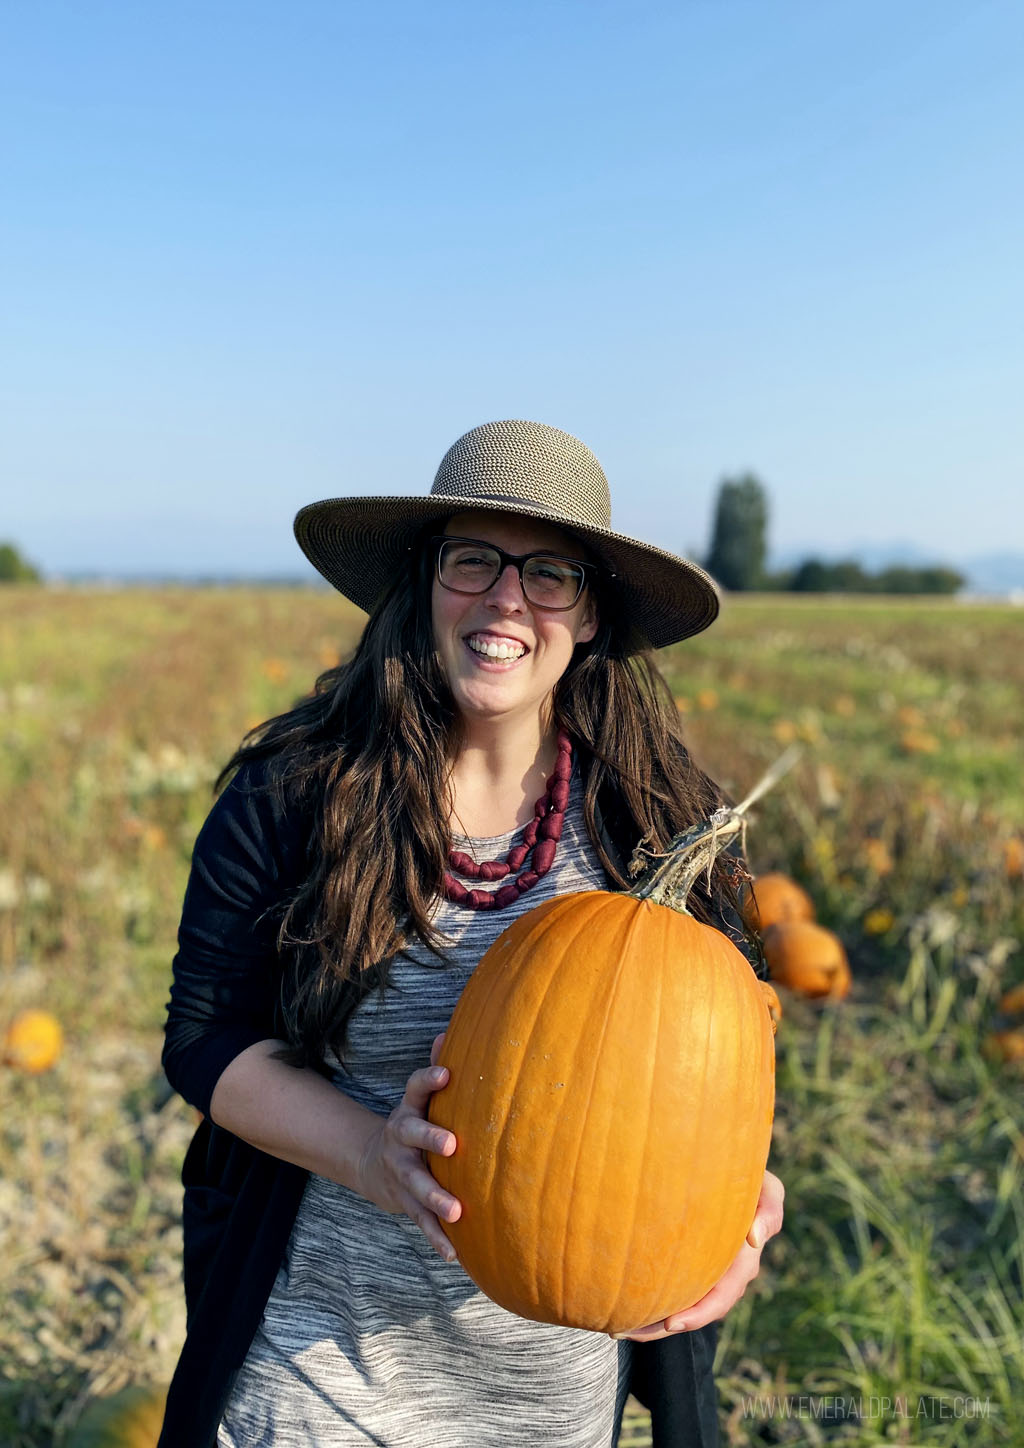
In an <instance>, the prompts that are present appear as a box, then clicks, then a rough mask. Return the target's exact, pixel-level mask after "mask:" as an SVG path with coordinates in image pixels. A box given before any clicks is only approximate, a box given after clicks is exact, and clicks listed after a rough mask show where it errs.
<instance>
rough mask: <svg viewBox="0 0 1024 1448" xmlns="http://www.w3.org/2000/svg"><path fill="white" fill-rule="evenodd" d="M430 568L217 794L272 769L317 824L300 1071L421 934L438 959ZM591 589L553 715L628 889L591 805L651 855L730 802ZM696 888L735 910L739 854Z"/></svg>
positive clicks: (694, 901) (436, 677)
mask: <svg viewBox="0 0 1024 1448" xmlns="http://www.w3.org/2000/svg"><path fill="white" fill-rule="evenodd" d="M431 531H437V529H436V524H435V525H434V526H433V528H432V529H431ZM425 533H426V530H425ZM433 559H434V555H433V551H432V549H431V548H430V546H429V545H428V544H427V542H426V537H425V536H423V537H422V538H421V539H420V541H419V542H418V544H417V545H416V547H414V549H413V550H412V557H411V559H410V563H411V567H410V569H409V571H408V572H405V573H403V574H402V576H401V577H396V578H395V580H394V581H393V582H392V584H391V585H390V587H389V588H388V589H387V591H386V592H385V594H384V595H383V597H382V598H381V600H380V602H379V603H378V605H377V607H376V608H375V610H374V612H373V613H372V614H371V616H370V618H369V621H368V622H367V624H366V627H365V629H364V631H363V634H362V636H361V638H360V640H359V643H358V645H357V646H356V649H355V652H354V653H353V654H352V656H351V658H349V659H348V660H347V661H345V662H343V663H341V664H339V665H338V666H337V667H335V668H332V669H328V670H327V671H326V672H325V673H323V674H321V676H320V677H319V678H318V679H317V681H316V685H315V687H314V690H313V692H312V694H310V695H309V696H308V697H307V698H305V699H302V700H300V701H299V702H298V703H297V704H296V705H295V707H294V708H292V709H290V710H289V711H288V712H287V713H284V714H281V715H278V716H277V717H276V718H273V719H271V720H269V721H267V723H265V724H263V725H260V726H259V727H258V728H257V729H255V730H253V731H251V732H250V733H249V734H248V735H247V736H246V737H245V739H244V740H243V742H242V744H241V746H240V747H239V748H238V749H237V750H236V752H235V753H234V755H233V756H232V758H231V759H230V760H229V761H228V763H227V765H226V766H225V767H224V770H223V771H222V773H221V775H220V777H219V779H218V781H217V786H218V788H219V787H220V786H221V785H222V784H223V782H224V781H225V780H226V779H227V778H228V776H229V775H231V774H232V773H233V771H234V770H235V769H237V768H238V767H239V766H246V765H249V764H255V763H257V762H263V763H264V766H265V768H264V770H263V771H260V772H259V773H264V774H265V777H266V778H265V783H266V787H268V788H272V789H273V790H275V791H276V792H277V793H278V796H279V798H280V799H281V801H282V802H283V803H284V804H285V805H286V806H287V807H289V808H292V807H294V808H297V809H302V810H304V811H307V812H308V814H309V817H310V820H311V829H312V833H311V838H310V849H309V854H308V862H307V863H308V868H307V871H306V874H305V878H304V879H302V880H301V882H300V883H299V884H298V886H297V887H296V888H295V890H294V891H293V892H292V893H291V895H290V896H289V898H287V899H286V900H284V901H282V902H281V904H280V907H279V915H280V919H279V928H278V945H279V949H280V951H281V955H282V958H283V961H284V964H285V978H284V982H283V988H282V994H281V1021H280V1026H281V1029H282V1031H283V1033H284V1035H285V1037H286V1039H287V1043H288V1049H287V1051H285V1052H284V1053H283V1055H284V1057H285V1059H288V1060H290V1061H292V1062H293V1064H295V1065H320V1064H321V1063H323V1062H324V1061H325V1059H326V1058H327V1056H328V1055H329V1054H331V1053H333V1054H335V1055H337V1056H338V1057H339V1058H341V1057H342V1056H343V1050H344V1042H345V1032H346V1025H347V1022H348V1019H349V1017H350V1016H351V1013H352V1011H353V1009H354V1008H355V1006H356V1005H357V1004H358V1003H359V1001H360V1000H361V999H362V998H363V996H365V995H366V993H367V992H368V991H370V990H372V989H373V988H375V987H379V988H381V989H384V988H386V985H387V964H388V962H389V961H390V960H391V959H392V957H394V956H395V955H396V954H397V953H398V952H399V951H400V950H401V949H402V948H403V947H404V946H405V945H406V944H407V943H408V942H410V941H411V940H412V939H413V938H417V939H418V940H419V941H421V942H422V943H423V944H424V945H426V946H427V947H428V948H429V949H431V950H432V951H433V952H434V954H435V956H436V957H437V959H438V963H439V965H443V963H444V954H443V950H442V948H441V946H442V942H441V939H440V937H439V935H438V933H437V931H436V930H435V929H434V927H433V925H432V923H431V916H432V914H433V911H434V909H435V906H436V902H437V900H438V898H439V896H440V895H441V892H442V886H443V880H444V872H445V868H446V864H447V857H448V850H449V848H450V844H451V832H450V826H449V817H450V813H451V792H450V783H449V777H450V771H451V767H452V764H453V762H454V760H455V758H456V757H457V755H458V751H459V748H460V745H461V729H460V723H459V718H458V715H457V713H456V710H455V707H454V703H453V700H452V696H451V694H450V692H449V689H448V686H447V683H446V680H445V677H444V674H443V671H442V668H441V665H440V662H439V660H438V656H437V652H436V650H435V646H434V639H433V634H432V629H431V605H430V600H431V588H432V579H433ZM590 586H591V587H594V588H595V589H596V592H597V606H598V617H599V626H598V631H597V634H596V636H595V637H594V639H593V640H592V641H591V642H590V643H589V644H584V645H578V646H577V648H576V651H575V653H574V655H573V658H572V660H571V662H570V664H569V667H568V668H567V669H566V671H565V673H564V674H563V675H562V677H561V679H560V680H559V681H558V683H557V685H556V686H555V690H554V695H553V701H552V702H553V716H554V720H555V722H556V723H557V724H558V725H559V726H560V727H561V728H563V729H565V730H566V732H567V733H568V734H569V737H570V738H571V739H572V741H573V746H574V749H575V752H576V757H577V759H578V760H579V762H580V765H581V771H582V775H583V778H584V780H585V791H584V806H583V807H584V816H585V819H586V823H587V828H588V831H589V834H590V837H591V840H592V841H593V843H594V846H595V848H596V851H597V853H598V856H599V858H600V860H601V863H602V865H603V867H604V869H605V871H606V872H607V874H608V875H609V876H610V877H611V879H612V880H614V881H615V883H616V884H617V885H619V886H623V885H625V884H626V883H627V881H626V879H625V876H624V874H623V868H622V867H623V863H624V862H623V861H621V860H620V859H618V858H615V857H614V856H613V854H611V853H610V852H609V850H608V849H607V847H606V843H605V839H604V838H603V837H602V832H601V831H599V829H598V827H597V815H598V810H599V811H600V816H601V818H602V820H603V822H604V824H605V827H606V829H607V830H608V831H609V832H610V833H611V835H612V837H613V838H614V839H616V840H627V841H629V842H630V844H629V848H630V849H631V848H632V846H633V845H635V844H636V843H637V842H639V841H640V840H644V841H645V842H646V846H647V847H648V848H650V849H651V850H653V851H658V850H662V849H664V847H665V845H666V844H667V843H668V841H669V840H670V839H671V838H672V836H673V835H674V834H676V833H678V831H679V830H681V829H685V828H687V826H689V825H691V824H694V823H696V822H697V821H698V820H701V819H705V818H707V817H708V816H709V815H710V814H711V813H712V812H713V811H714V810H715V808H716V807H717V806H718V805H719V804H721V803H722V794H721V792H720V791H719V789H718V788H717V786H716V785H715V784H714V783H713V781H712V780H711V779H710V778H709V777H708V776H707V775H706V774H705V773H704V772H703V771H702V770H701V769H699V768H698V767H697V765H696V764H695V763H694V762H693V760H692V759H691V758H690V756H689V754H688V752H687V751H686V749H685V747H684V745H683V742H682V738H681V735H680V729H679V714H678V710H677V708H676V705H675V703H674V701H673V698H672V695H671V692H670V690H669V688H668V685H667V683H666V682H665V680H664V678H663V677H662V674H661V672H660V670H659V669H658V666H657V664H656V663H655V661H654V658H653V656H652V655H651V654H650V653H649V652H646V651H644V650H643V649H642V648H638V645H639V644H640V643H641V641H640V640H638V639H637V638H636V637H635V636H634V635H633V634H632V632H631V630H630V627H629V624H628V622H627V620H626V619H625V618H624V617H623V615H622V613H621V610H620V608H619V607H618V606H617V600H616V596H615V594H614V592H613V590H612V588H611V586H610V584H609V582H608V581H607V580H606V579H603V578H601V577H599V578H598V580H597V582H596V583H592V584H591V585H590ZM740 872H741V873H742V871H740ZM702 881H703V883H702V884H701V885H699V886H698V887H695V889H694V891H693V893H692V894H691V897H690V908H691V910H692V911H693V913H694V914H695V915H697V917H698V918H699V919H704V920H711V919H716V921H720V920H721V916H722V912H723V910H725V911H726V912H729V913H731V914H733V916H734V917H735V907H736V885H737V863H736V861H735V859H734V858H733V859H730V858H728V857H720V858H719V860H718V862H717V863H716V865H715V867H714V869H713V870H712V874H711V881H710V885H709V884H708V882H707V877H706V875H705V876H704V877H702Z"/></svg>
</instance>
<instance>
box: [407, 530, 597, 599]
mask: <svg viewBox="0 0 1024 1448" xmlns="http://www.w3.org/2000/svg"><path fill="white" fill-rule="evenodd" d="M430 541H431V544H432V545H433V546H435V547H436V548H437V581H438V583H440V585H441V587H442V588H447V589H448V590H449V591H450V592H451V593H486V592H487V590H488V589H489V588H491V587H493V585H494V584H495V583H496V582H497V580H498V579H499V578H500V577H501V575H502V574H503V573H504V571H505V569H506V568H507V567H508V565H509V564H510V563H511V564H512V566H513V568H514V569H515V570H516V572H517V573H518V574H519V585H520V587H521V588H522V590H523V597H524V598H525V599H526V601H527V603H530V604H532V605H533V606H534V608H548V609H551V610H552V611H553V612H557V611H564V610H565V609H569V608H575V607H576V604H577V603H578V602H579V598H580V594H581V593H582V592H583V590H584V588H586V586H587V575H588V574H594V573H595V572H596V569H595V567H594V564H593V563H583V562H582V561H581V560H580V559H578V558H560V557H559V556H558V555H557V554H555V553H506V552H505V550H504V548H499V547H497V545H496V544H494V543H481V542H480V540H479V539H478V538H452V537H449V536H445V537H437V538H432V539H431V540H430Z"/></svg>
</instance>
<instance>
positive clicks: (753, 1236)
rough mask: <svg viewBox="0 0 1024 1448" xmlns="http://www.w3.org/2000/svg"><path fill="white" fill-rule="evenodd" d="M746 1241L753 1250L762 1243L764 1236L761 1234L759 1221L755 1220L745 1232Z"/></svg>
mask: <svg viewBox="0 0 1024 1448" xmlns="http://www.w3.org/2000/svg"><path fill="white" fill-rule="evenodd" d="M747 1241H748V1242H749V1243H750V1245H751V1247H753V1248H754V1250H755V1252H756V1251H757V1249H758V1247H760V1246H762V1245H763V1243H764V1236H763V1235H762V1232H761V1225H760V1223H759V1222H755V1223H754V1225H753V1226H752V1227H751V1229H750V1231H749V1232H748V1233H747Z"/></svg>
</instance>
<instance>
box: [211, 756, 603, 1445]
mask: <svg viewBox="0 0 1024 1448" xmlns="http://www.w3.org/2000/svg"><path fill="white" fill-rule="evenodd" d="M513 838H514V832H513V833H509V834H505V835H501V836H498V837H495V838H491V839H471V840H467V839H459V838H457V839H456V841H455V843H456V845H457V847H458V848H460V849H464V850H465V851H466V853H467V854H469V855H471V856H472V857H473V858H474V859H476V860H485V859H498V858H503V857H504V856H505V854H506V853H507V852H508V850H509V848H510V846H511V844H512V841H513ZM604 885H605V879H604V875H603V873H602V871H601V867H600V863H599V861H598V859H597V856H596V853H595V851H594V849H593V847H592V845H591V843H590V840H589V838H588V837H587V834H586V829H585V826H584V823H583V811H582V790H581V786H580V783H579V779H578V777H577V776H576V775H575V774H574V776H573V781H572V785H571V789H570V800H569V808H568V811H567V813H566V818H565V825H564V829H563V833H562V839H561V843H560V844H559V847H558V852H557V854H556V856H555V863H554V865H553V866H552V868H551V871H550V872H549V874H547V875H546V876H544V877H543V878H542V879H541V880H540V881H539V882H538V883H537V884H536V885H535V886H534V887H533V889H532V890H529V891H527V892H526V894H525V895H523V896H521V897H520V899H519V900H517V901H515V902H513V904H511V905H510V906H508V907H507V908H506V909H504V910H488V911H472V910H465V909H461V908H459V907H458V906H455V905H451V904H449V903H448V902H447V901H444V902H441V903H440V904H439V906H438V907H437V911H436V914H435V923H436V924H437V925H438V926H439V928H440V929H441V930H442V931H443V932H444V934H445V937H446V941H447V942H448V944H447V954H448V957H449V960H448V964H447V965H445V964H443V963H441V962H438V961H437V959H436V958H435V957H433V956H432V955H431V954H430V952H429V951H426V950H425V949H424V948H423V947H422V946H419V945H418V944H417V945H415V946H413V947H411V948H410V949H409V950H408V951H407V952H405V953H404V954H403V955H402V956H400V957H399V958H398V959H397V960H396V961H395V962H394V963H393V967H392V974H391V987H390V989H389V991H388V992H387V994H386V996H385V998H384V999H383V1000H382V999H381V998H380V996H379V994H376V995H374V996H371V997H369V998H368V999H367V1000H366V1001H364V1002H363V1003H362V1004H361V1005H360V1006H359V1007H358V1009H357V1010H356V1012H355V1013H354V1015H353V1017H352V1020H351V1022H350V1025H349V1034H348V1043H347V1050H346V1065H345V1069H342V1068H341V1067H339V1068H338V1069H337V1070H336V1071H335V1073H334V1079H335V1082H336V1084H337V1085H338V1086H339V1087H340V1088H341V1089H342V1090H344V1091H347V1092H348V1093H349V1095H351V1096H352V1097H354V1098H355V1099H356V1100H357V1101H360V1102H362V1104H363V1105H365V1106H368V1107H370V1108H371V1109H372V1110H374V1111H377V1112H380V1113H381V1114H384V1115H386V1114H387V1113H389V1112H390V1111H392V1110H393V1109H394V1107H395V1106H397V1105H398V1103H399V1102H400V1100H401V1098H402V1094H403V1091H404V1089H405V1084H406V1081H407V1080H408V1078H409V1076H410V1075H411V1073H412V1072H413V1071H414V1070H416V1069H417V1068H418V1067H420V1066H424V1065H426V1064H427V1063H428V1062H429V1059H430V1047H431V1043H432V1041H433V1039H434V1037H435V1036H436V1035H438V1034H439V1033H440V1032H441V1031H443V1030H444V1029H445V1026H446V1025H447V1023H448V1020H449V1017H450V1016H451V1013H452V1010H453V1008H454V1006H455V1003H456V1001H457V1000H458V998H459V995H460V993H461V991H462V988H463V986H464V985H465V983H466V981H467V980H468V978H469V976H470V974H471V972H472V970H473V968H474V966H475V965H476V963H477V961H478V960H479V959H480V957H481V956H482V955H483V953H484V951H485V950H486V949H487V948H488V946H489V945H491V943H492V942H493V941H494V940H495V939H496V938H497V937H498V936H499V935H500V934H501V932H502V931H503V930H505V929H506V928H507V927H508V926H509V925H510V924H511V923H512V921H513V920H514V919H515V918H516V917H517V916H518V915H521V914H523V913H524V912H525V911H527V910H530V909H532V908H533V907H534V906H535V905H539V904H540V903H541V902H542V901H543V900H547V899H550V898H551V897H552V896H554V895H562V894H567V893H569V892H571V891H574V890H590V889H601V888H603V887H604ZM483 888H485V889H486V888H497V886H495V887H489V886H486V885H485V886H483ZM621 1356H622V1360H623V1364H624V1365H625V1363H626V1361H627V1359H626V1356H625V1353H623V1354H622V1355H621ZM619 1358H620V1354H619V1351H618V1346H617V1344H616V1343H614V1342H613V1341H612V1340H611V1339H610V1338H608V1337H606V1336H605V1335H604V1334H602V1333H594V1332H585V1331H582V1330H578V1329H574V1328H563V1327H554V1326H551V1325H550V1324H547V1323H539V1322H528V1321H526V1320H525V1319H524V1318H521V1317H517V1316H515V1315H514V1314H512V1313H510V1312H506V1311H505V1310H504V1309H503V1308H501V1307H498V1306H497V1305H496V1304H495V1303H493V1302H491V1301H490V1299H489V1298H487V1297H485V1296H484V1295H483V1293H481V1292H480V1291H479V1290H478V1289H477V1287H476V1286H475V1285H474V1283H473V1282H471V1281H470V1279H469V1278H468V1277H467V1276H466V1274H465V1272H464V1271H463V1270H462V1268H461V1267H460V1266H459V1265H458V1263H447V1262H443V1261H442V1260H441V1258H440V1257H439V1256H438V1255H437V1253H436V1252H435V1251H434V1249H433V1248H432V1247H431V1246H430V1245H429V1244H428V1242H427V1240H426V1238H425V1237H424V1236H423V1235H422V1233H421V1232H420V1231H419V1229H418V1228H417V1227H416V1226H414V1224H413V1223H412V1221H411V1220H410V1219H409V1218H408V1217H405V1216H391V1215H389V1214H388V1213H386V1212H383V1211H381V1210H380V1209H379V1208H378V1207H375V1206H373V1205H372V1204H371V1203H370V1202H368V1201H366V1200H365V1199H364V1198H362V1197H360V1196H359V1195H358V1194H357V1193H355V1192H353V1191H350V1190H348V1189H347V1188H346V1187H343V1186H339V1185H337V1184H336V1183H334V1182H331V1181H327V1180H326V1179H325V1178H323V1177H319V1176H315V1175H314V1176H311V1177H310V1179H309V1182H308V1184H307V1187H306V1191H305V1195H304V1197H303V1200H302V1205H301V1207H300V1209H299V1214H298V1217H297V1219H296V1222H295V1226H294V1228H293V1230H292V1235H291V1240H290V1242H289V1245H288V1251H287V1254H286V1257H285V1261H284V1263H283V1265H282V1266H281V1269H280V1271H279V1272H278V1276H277V1281H276V1283H275V1285H274V1288H273V1291H272V1293H271V1296H270V1300H269V1302H268V1303H267V1308H266V1311H265V1313H264V1316H263V1321H262V1324H261V1326H260V1329H259V1331H258V1333H257V1335H256V1337H255V1339H254V1341H253V1343H252V1346H251V1348H250V1350H249V1354H248V1356H247V1358H246V1360H245V1363H244V1365H243V1367H242V1369H241V1371H240V1373H239V1375H238V1377H237V1379H236V1381H235V1384H234V1387H233V1390H232V1393H231V1397H230V1399H229V1402H228V1405H227V1408H226V1410H225V1413H224V1417H223V1420H222V1422H221V1425H220V1430H219V1433H218V1437H217V1443H218V1448H270V1445H273V1448H327V1445H331V1448H333V1445H336V1444H337V1445H339V1448H340V1445H348V1444H381V1445H386V1448H525V1445H527V1444H529V1445H531V1448H533V1445H535V1448H610V1445H611V1443H612V1436H613V1431H614V1426H613V1425H614V1422H615V1413H616V1397H617V1392H618V1390H619V1382H618V1379H619V1373H618V1363H619ZM623 1376H624V1373H623Z"/></svg>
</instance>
